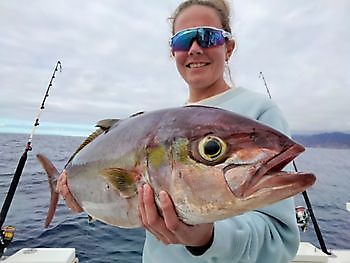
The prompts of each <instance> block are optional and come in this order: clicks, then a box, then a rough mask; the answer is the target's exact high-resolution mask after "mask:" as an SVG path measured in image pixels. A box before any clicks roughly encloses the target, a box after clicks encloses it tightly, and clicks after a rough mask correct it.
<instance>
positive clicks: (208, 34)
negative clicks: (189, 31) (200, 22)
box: [198, 28, 225, 48]
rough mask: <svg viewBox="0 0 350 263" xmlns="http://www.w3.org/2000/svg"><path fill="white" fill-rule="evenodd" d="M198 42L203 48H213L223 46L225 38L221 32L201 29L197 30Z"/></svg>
mask: <svg viewBox="0 0 350 263" xmlns="http://www.w3.org/2000/svg"><path fill="white" fill-rule="evenodd" d="M198 42H199V45H200V46H201V47H203V48H208V47H215V46H220V45H222V44H224V42H225V38H224V36H223V35H222V32H221V31H218V30H215V29H210V28H203V29H199V30H198Z"/></svg>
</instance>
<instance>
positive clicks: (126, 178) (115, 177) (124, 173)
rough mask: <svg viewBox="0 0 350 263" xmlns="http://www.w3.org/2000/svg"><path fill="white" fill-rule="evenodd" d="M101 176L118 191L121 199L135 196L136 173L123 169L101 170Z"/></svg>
mask: <svg viewBox="0 0 350 263" xmlns="http://www.w3.org/2000/svg"><path fill="white" fill-rule="evenodd" d="M101 174H102V176H103V177H105V178H106V179H107V181H108V182H109V183H111V185H112V187H113V188H114V189H116V190H117V191H119V193H120V195H121V196H122V197H124V198H130V197H133V196H135V195H136V194H137V188H136V183H135V182H136V178H137V177H138V173H137V172H136V171H132V170H127V169H123V168H106V169H103V170H101Z"/></svg>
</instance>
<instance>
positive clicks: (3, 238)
mask: <svg viewBox="0 0 350 263" xmlns="http://www.w3.org/2000/svg"><path fill="white" fill-rule="evenodd" d="M58 70H60V72H62V65H61V62H60V61H57V63H56V66H55V69H54V71H53V73H52V76H51V79H50V82H49V85H48V87H47V89H46V92H45V95H44V98H43V100H42V102H41V106H40V108H39V112H38V115H37V116H36V118H35V121H34V125H33V129H32V132H31V133H30V135H29V138H28V141H27V143H26V146H25V149H24V153H23V154H22V156H21V158H20V159H19V161H18V164H17V168H16V171H15V173H14V175H13V178H12V181H11V185H10V188H9V190H8V192H7V195H6V198H5V201H4V204H3V206H2V209H1V213H0V258H1V256H2V254H3V252H4V249H5V248H6V247H7V246H8V245H9V243H10V242H11V240H12V238H13V232H14V228H13V227H5V228H3V223H4V221H5V219H6V215H7V212H8V211H9V208H10V205H11V203H12V200H13V197H14V195H15V192H16V189H17V185H18V182H19V179H20V177H21V175H22V172H23V168H24V165H25V163H26V161H27V156H28V151H31V150H32V140H33V136H34V133H35V131H36V128H37V127H38V126H39V121H40V115H41V113H42V112H43V111H44V109H45V102H46V99H47V97H48V96H49V91H50V89H51V87H52V85H53V81H54V79H55V77H56V72H57V71H58Z"/></svg>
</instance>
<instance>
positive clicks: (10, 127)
mask: <svg viewBox="0 0 350 263" xmlns="http://www.w3.org/2000/svg"><path fill="white" fill-rule="evenodd" d="M96 123H97V122H96ZM33 127H34V121H28V120H19V119H7V118H0V133H3V134H5V133H7V134H28V135H29V134H31V132H32V130H33ZM95 129H96V128H95V123H92V124H91V125H89V124H73V123H60V122H48V121H44V120H39V126H37V128H36V130H35V134H36V135H57V136H75V137H87V136H89V135H90V134H91V133H92V132H94V131H95ZM324 133H344V134H349V135H350V131H346V130H304V131H301V130H293V129H292V128H291V134H292V135H317V134H324Z"/></svg>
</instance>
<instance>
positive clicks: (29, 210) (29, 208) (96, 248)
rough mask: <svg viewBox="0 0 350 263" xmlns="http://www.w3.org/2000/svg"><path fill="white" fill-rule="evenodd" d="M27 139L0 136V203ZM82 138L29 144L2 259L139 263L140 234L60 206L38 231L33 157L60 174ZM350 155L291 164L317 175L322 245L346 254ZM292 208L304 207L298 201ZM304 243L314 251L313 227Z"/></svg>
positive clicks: (39, 203) (39, 175)
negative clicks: (46, 250) (43, 256)
mask: <svg viewBox="0 0 350 263" xmlns="http://www.w3.org/2000/svg"><path fill="white" fill-rule="evenodd" d="M27 138H28V136H27V135H23V134H4V133H0V201H1V205H2V203H3V200H4V199H5V196H6V193H7V191H8V187H9V185H10V183H11V179H12V176H13V173H14V170H15V168H16V166H17V163H18V160H19V158H20V157H21V155H22V153H23V150H24V147H25V144H26V142H27ZM82 140H83V138H80V137H68V136H67V137H65V136H48V135H47V136H45V135H38V136H36V137H34V140H33V151H31V152H29V156H28V160H27V163H26V166H25V168H24V172H23V174H22V177H21V180H20V182H19V185H18V188H17V192H16V195H15V198H14V200H13V203H12V205H11V208H10V211H9V213H8V215H7V218H6V221H5V225H12V226H15V227H16V233H15V237H14V240H13V242H12V243H11V245H10V246H9V247H8V249H7V251H6V254H5V255H10V254H13V253H14V252H16V251H17V250H19V249H21V248H23V247H74V248H76V253H77V256H78V258H79V260H80V262H84V263H85V262H86V263H95V262H141V255H142V247H143V242H144V237H145V235H144V231H143V230H142V229H121V228H117V227H112V226H109V225H106V224H103V223H100V222H98V221H95V222H93V223H88V220H87V215H86V214H84V213H81V214H73V213H71V212H70V211H69V210H68V208H66V207H65V205H64V202H63V200H60V201H59V205H58V208H57V211H56V215H55V218H54V220H53V223H52V224H51V226H50V227H49V228H48V229H45V228H44V227H43V224H44V219H45V217H46V212H47V208H48V204H49V199H50V193H49V189H48V183H47V178H46V175H45V173H44V172H43V170H42V168H41V167H40V165H39V164H38V162H37V161H36V158H35V155H36V154H37V153H43V154H45V155H46V156H47V157H49V158H50V159H51V160H52V161H53V163H54V164H55V165H56V167H57V168H58V169H59V170H60V169H61V168H62V167H63V166H64V165H65V163H66V161H67V159H68V157H69V156H70V154H71V153H72V152H73V151H74V150H75V149H76V148H77V147H78V146H79V144H80V143H81V141H82ZM349 157H350V150H338V149H320V148H317V149H316V148H307V150H306V152H305V153H303V154H302V155H301V156H300V157H298V159H297V160H296V164H297V166H298V169H299V170H300V171H311V172H313V173H315V174H316V176H317V182H316V184H315V185H314V186H313V187H312V188H311V189H310V190H308V195H309V198H310V200H311V202H312V204H313V210H314V213H315V215H316V217H317V220H318V223H319V226H320V228H321V231H322V234H323V237H324V239H325V242H326V245H327V247H329V248H347V249H350V212H347V211H346V210H345V203H346V202H350V191H349V187H350V174H349V171H350V159H349ZM295 201H296V205H303V206H305V204H304V201H303V198H302V196H301V195H298V196H296V197H295ZM301 239H302V240H303V241H310V242H312V243H313V244H315V245H318V241H317V238H316V235H315V233H314V229H313V226H312V223H310V226H309V228H308V230H307V231H306V232H305V233H301Z"/></svg>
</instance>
